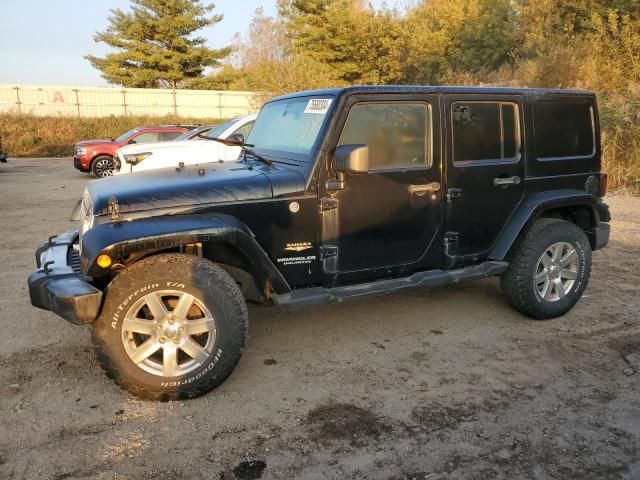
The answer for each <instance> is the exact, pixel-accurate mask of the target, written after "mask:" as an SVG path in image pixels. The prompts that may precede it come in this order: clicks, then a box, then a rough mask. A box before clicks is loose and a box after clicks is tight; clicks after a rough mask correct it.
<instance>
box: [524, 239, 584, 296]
mask: <svg viewBox="0 0 640 480" xmlns="http://www.w3.org/2000/svg"><path fill="white" fill-rule="evenodd" d="M576 278H578V252H576V249H575V248H574V246H573V245H571V244H570V243H567V242H558V243H554V244H553V245H551V246H550V247H549V248H548V249H547V250H546V251H545V252H544V253H543V254H542V255H541V256H540V258H539V259H538V265H537V267H536V275H535V277H534V284H535V287H536V290H537V292H538V295H540V298H542V299H544V300H546V301H548V302H557V301H558V300H560V299H562V298H564V297H565V296H566V295H567V294H568V293H569V292H570V291H571V289H572V288H573V285H574V283H575V281H576Z"/></svg>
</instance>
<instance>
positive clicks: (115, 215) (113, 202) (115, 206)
mask: <svg viewBox="0 0 640 480" xmlns="http://www.w3.org/2000/svg"><path fill="white" fill-rule="evenodd" d="M108 212H109V215H111V221H112V222H115V221H116V220H120V204H119V203H118V199H117V198H116V197H111V198H109V208H108Z"/></svg>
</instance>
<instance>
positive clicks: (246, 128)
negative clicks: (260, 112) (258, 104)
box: [232, 120, 256, 140]
mask: <svg viewBox="0 0 640 480" xmlns="http://www.w3.org/2000/svg"><path fill="white" fill-rule="evenodd" d="M254 123H256V122H255V121H254V120H252V121H251V122H247V123H245V124H244V125H242V126H241V127H240V128H238V129H237V130H235V131H234V132H233V133H232V135H234V134H236V133H239V134H240V135H242V136H243V137H244V138H245V140H246V139H247V137H249V134H250V133H251V129H252V128H253V124H254Z"/></svg>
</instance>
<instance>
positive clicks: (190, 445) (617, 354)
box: [0, 159, 640, 480]
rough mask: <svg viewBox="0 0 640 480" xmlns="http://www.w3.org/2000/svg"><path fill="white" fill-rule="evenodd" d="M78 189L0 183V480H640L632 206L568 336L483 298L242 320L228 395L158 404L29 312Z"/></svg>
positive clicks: (61, 168)
mask: <svg viewBox="0 0 640 480" xmlns="http://www.w3.org/2000/svg"><path fill="white" fill-rule="evenodd" d="M87 180H88V177H87V176H86V175H83V174H80V173H78V172H76V171H75V170H74V169H73V167H72V164H71V161H70V160H69V159H61V160H60V159H59V160H37V161H35V160H14V159H10V160H9V163H8V164H0V220H1V222H0V224H1V225H2V236H1V237H0V252H2V253H1V258H2V273H1V275H0V414H1V417H0V478H2V479H5V478H11V479H14V478H15V479H21V478H28V479H31V478H34V479H35V478H38V479H75V478H98V479H110V478H118V479H173V478H176V479H177V478H195V479H222V480H225V479H245V480H246V479H258V478H264V479H270V478H310V479H328V478H339V479H346V478H358V479H359V478H376V479H378V478H379V479H389V480H391V479H414V478H415V479H430V480H436V479H520V478H523V479H548V478H549V479H556V478H579V479H609V478H611V479H618V478H620V479H638V478H640V388H639V387H640V324H639V322H638V320H639V318H638V317H639V311H640V198H634V197H625V196H610V197H609V198H608V200H607V201H608V203H609V204H610V205H611V207H612V214H613V235H612V240H611V243H610V245H609V247H608V248H606V249H605V250H602V251H598V252H595V253H594V267H593V273H592V277H591V282H590V284H589V287H588V289H587V291H586V294H585V296H584V298H583V299H582V300H581V301H580V302H579V304H578V305H577V307H576V308H575V309H574V310H573V311H572V312H570V313H569V314H568V315H566V316H565V317H563V318H560V319H556V320H552V321H546V322H536V321H532V320H528V319H527V318H524V317H522V316H521V315H519V314H517V313H515V312H514V311H513V310H511V309H510V308H509V307H508V306H507V304H506V302H505V299H504V298H503V296H502V294H501V292H500V288H499V285H498V281H497V280H495V279H488V280H483V281H476V282H471V283H466V284H463V285H459V286H455V287H448V288H440V289H435V290H428V291H414V292H411V293H404V294H397V295H394V296H382V297H376V298H369V299H363V300H357V301H351V302H346V303H342V304H339V305H330V306H326V307H323V308H314V309H303V310H300V311H295V312H285V311H281V310H279V309H277V308H275V307H267V308H264V307H252V308H251V309H250V321H251V325H250V339H249V345H248V348H247V349H246V351H245V354H244V356H243V358H242V360H241V361H240V364H239V366H238V368H237V370H236V371H235V372H234V374H233V375H232V376H231V377H230V378H229V379H228V380H227V382H226V383H224V384H223V385H222V386H221V387H220V388H218V389H217V390H215V391H214V392H211V393H210V394H209V395H206V396H205V397H203V398H199V399H196V400H192V401H187V402H170V403H151V402H142V401H139V400H136V399H134V398H132V397H131V396H129V395H128V394H126V393H124V392H122V391H120V390H119V389H118V388H117V387H116V386H115V385H114V384H113V383H112V382H111V381H110V380H108V379H107V377H106V376H105V375H104V374H103V373H102V371H101V370H100V367H99V366H98V365H97V363H96V360H95V357H94V354H93V352H92V348H91V344H90V340H89V332H88V329H87V328H83V327H76V326H72V325H70V324H67V323H66V322H64V321H63V320H61V319H60V318H58V317H56V316H55V315H53V314H51V313H48V312H45V311H42V310H37V309H35V308H32V307H31V306H30V303H29V298H28V291H27V286H26V279H27V276H28V274H29V273H30V272H31V271H32V270H33V269H34V268H35V265H34V250H35V248H36V247H37V246H38V245H39V244H40V243H41V242H42V241H43V240H46V238H47V237H48V236H49V235H51V234H54V233H59V232H61V231H64V230H66V229H68V228H71V227H72V225H71V224H70V223H69V222H68V216H69V213H70V211H71V208H72V207H73V205H74V203H75V202H76V200H77V199H78V198H79V196H80V194H81V192H82V189H83V187H84V185H85V183H86V182H87Z"/></svg>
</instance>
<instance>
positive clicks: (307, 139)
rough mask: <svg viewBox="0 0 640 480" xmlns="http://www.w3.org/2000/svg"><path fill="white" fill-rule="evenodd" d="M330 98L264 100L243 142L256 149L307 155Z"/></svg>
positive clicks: (314, 141) (316, 135)
mask: <svg viewBox="0 0 640 480" xmlns="http://www.w3.org/2000/svg"><path fill="white" fill-rule="evenodd" d="M332 100H333V98H311V97H298V98H289V99H285V100H277V101H275V102H270V103H267V104H266V105H265V106H264V107H262V110H260V115H258V118H257V120H256V123H255V125H254V126H253V129H252V130H251V133H250V134H249V138H247V143H250V144H252V145H255V148H256V149H264V150H276V151H279V152H287V153H294V154H302V155H308V154H309V153H310V152H311V149H312V148H313V146H314V145H315V143H316V140H317V138H318V133H319V132H320V129H321V128H322V125H323V124H324V121H325V118H326V116H327V112H328V111H329V107H330V106H331V102H332Z"/></svg>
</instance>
